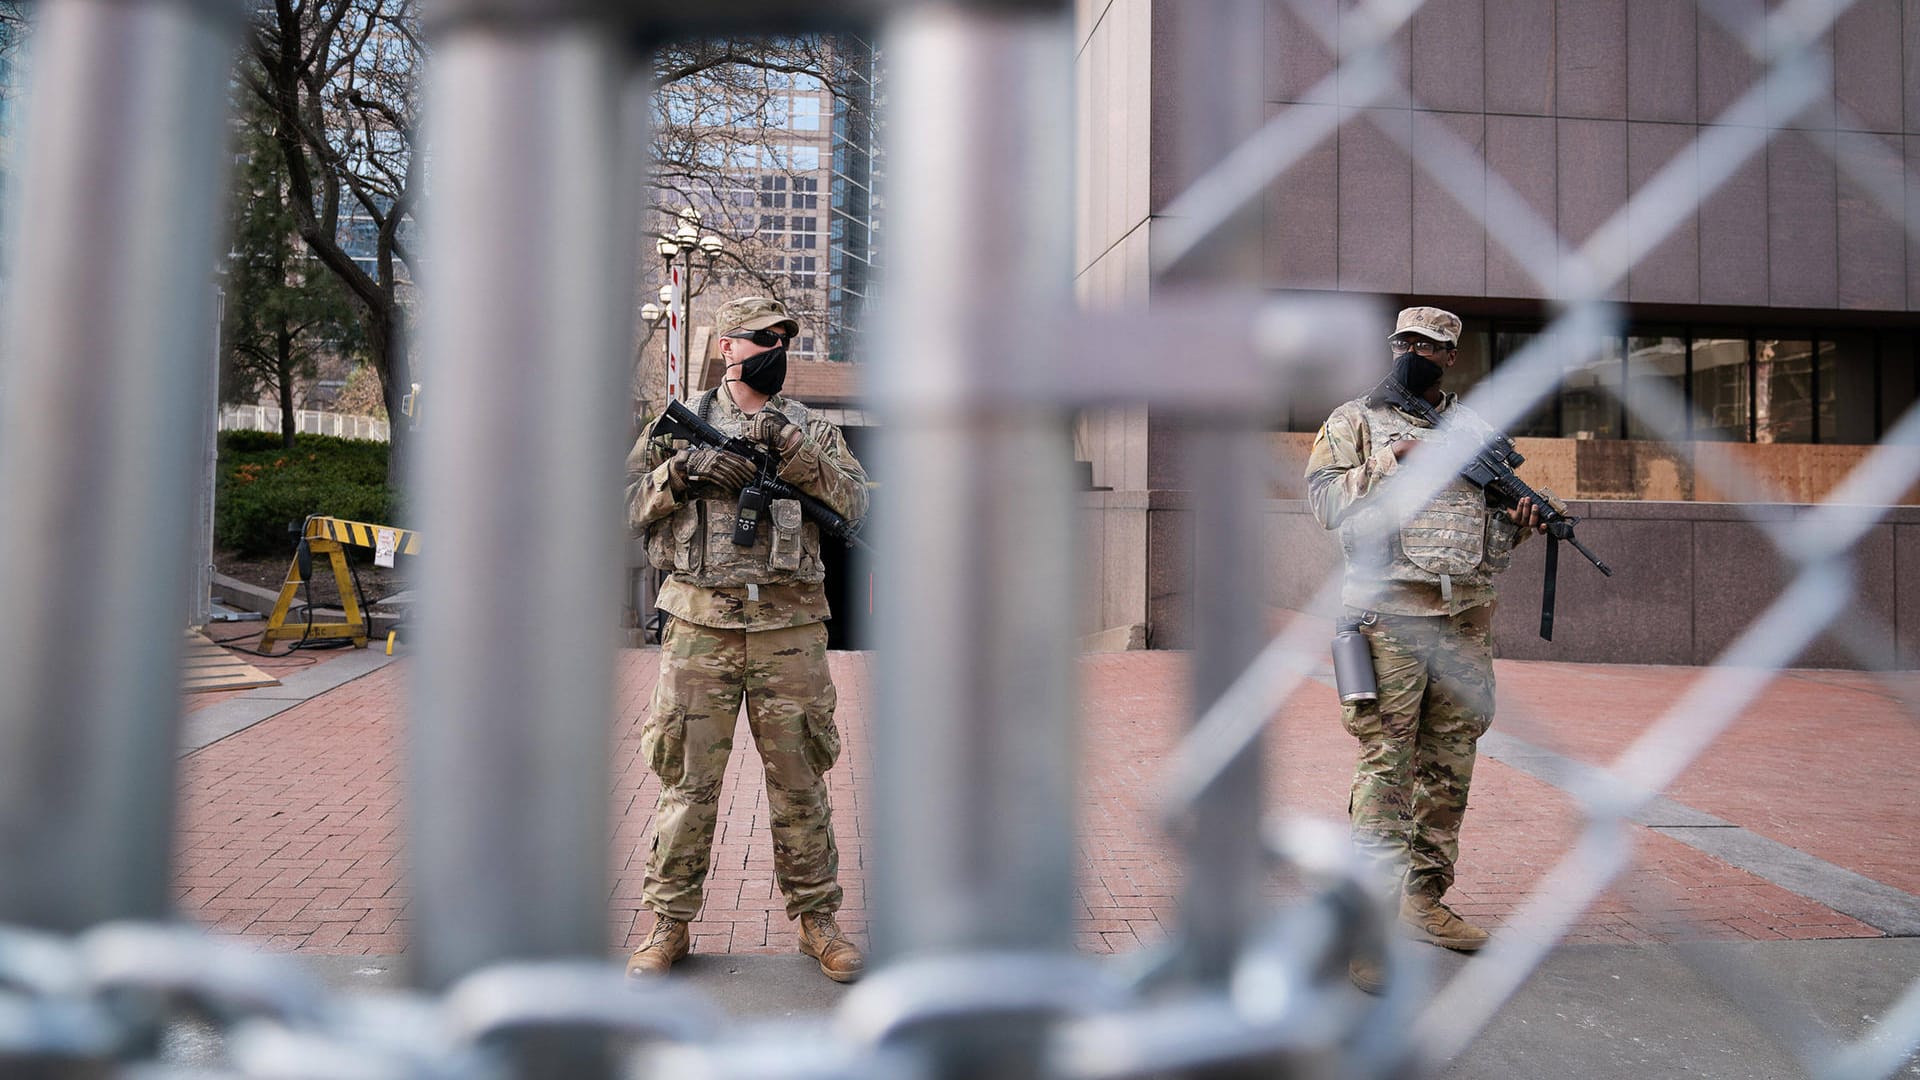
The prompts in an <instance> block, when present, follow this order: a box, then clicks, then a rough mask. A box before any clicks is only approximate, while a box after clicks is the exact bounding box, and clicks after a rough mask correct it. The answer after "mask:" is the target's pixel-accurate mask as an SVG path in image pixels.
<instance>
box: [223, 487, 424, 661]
mask: <svg viewBox="0 0 1920 1080" xmlns="http://www.w3.org/2000/svg"><path fill="white" fill-rule="evenodd" d="M349 547H363V548H372V549H373V551H374V558H375V561H376V562H379V563H382V564H383V565H387V566H391V565H393V563H392V558H393V556H396V555H418V554H419V553H420V534H419V533H418V532H415V531H414V530H412V529H400V528H395V527H393V526H391V525H368V524H366V523H365V522H361V521H347V520H344V519H342V518H332V517H310V518H308V519H307V523H306V526H305V527H304V528H303V529H302V530H301V533H300V547H299V550H297V551H296V552H295V553H294V556H293V564H292V565H291V566H288V567H287V579H286V581H284V582H283V583H281V585H280V597H279V599H278V600H276V601H274V605H273V614H272V615H269V616H268V617H267V629H266V631H265V632H264V633H262V634H261V635H260V644H259V646H258V649H259V651H260V652H262V653H271V652H272V651H273V643H274V642H276V641H289V640H296V639H297V640H299V641H318V640H327V639H334V638H347V639H350V640H351V641H352V642H353V647H354V648H356V649H364V648H366V647H367V627H368V616H367V613H365V612H363V611H361V610H360V596H359V593H358V592H357V591H356V590H355V589H354V587H353V576H352V572H351V571H349V570H348V569H347V548H349ZM316 555H325V556H326V557H327V568H328V569H329V570H331V571H332V572H333V583H334V586H335V587H336V588H337V589H339V591H340V607H341V610H342V611H343V613H344V614H345V615H346V618H345V620H344V621H341V622H319V621H313V622H308V621H306V620H302V621H301V622H300V623H299V624H298V625H294V626H288V625H287V613H288V612H290V611H292V610H293V598H294V596H295V595H297V594H298V593H299V591H300V587H301V586H302V585H304V584H306V582H307V579H308V578H309V577H311V576H312V573H313V557H314V556H316ZM387 653H388V655H392V653H393V635H392V634H389V635H387Z"/></svg>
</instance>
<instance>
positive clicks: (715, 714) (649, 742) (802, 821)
mask: <svg viewBox="0 0 1920 1080" xmlns="http://www.w3.org/2000/svg"><path fill="white" fill-rule="evenodd" d="M743 698H744V699H745V701H746V705H747V725H748V727H749V729H750V730H751V731H752V732H753V741H754V745H755V746H757V747H758V748H759V751H760V760H761V763H762V764H763V765H764V766H765V768H766V781H767V805H768V809H769V817H770V824H771V828H772V831H773V873H774V878H775V880H776V881H778V883H779V885H780V891H781V892H782V893H783V894H785V896H786V898H787V915H788V916H789V917H794V916H797V915H799V914H800V913H801V912H803V911H828V912H831V911H836V910H838V909H839V907H840V899H841V893H840V883H839V880H838V879H839V873H840V851H839V848H838V847H836V846H835V844H834V841H833V813H832V809H831V807H830V806H829V805H828V802H827V785H826V782H825V781H824V780H823V779H822V778H823V777H824V776H825V775H826V772H827V770H828V769H829V768H832V767H833V763H834V762H835V761H836V760H837V759H838V758H839V756H840V733H839V731H838V729H836V728H835V727H834V724H833V708H834V704H835V700H836V699H835V693H834V688H833V680H832V678H831V677H830V676H829V675H828V673H827V628H826V624H824V623H811V624H808V625H806V626H795V627H788V628H783V629H779V630H754V631H746V630H717V629H713V628H711V627H706V626H697V625H695V624H693V623H689V622H683V621H682V620H680V619H673V620H670V622H669V623H668V626H667V629H666V632H665V635H664V636H663V638H662V640H661V644H660V682H659V683H658V685H656V686H655V688H654V693H653V708H652V710H651V712H650V714H649V715H648V717H647V722H646V725H645V727H644V728H643V729H642V731H641V735H640V753H641V755H642V757H643V758H644V759H645V761H646V763H647V767H648V768H649V769H652V770H653V773H654V775H656V776H658V777H659V778H660V799H659V801H658V802H657V803H656V804H655V806H654V811H653V839H652V846H651V848H650V849H649V851H648V855H647V874H646V880H645V883H644V884H643V885H642V887H641V893H640V896H641V902H642V903H644V904H645V905H646V906H647V907H648V908H649V909H651V910H653V911H655V912H658V913H660V914H663V915H670V916H672V917H673V918H676V919H687V920H691V919H692V918H693V917H694V916H695V915H698V914H699V913H700V905H701V902H702V900H703V898H704V897H703V893H702V886H703V883H704V882H705V881H706V877H707V868H708V866H709V864H710V862H711V860H712V855H713V834H714V828H715V824H716V821H717V819H718V817H719V805H720V781H721V779H722V778H723V777H724V776H725V775H726V771H727V759H728V758H729V757H731V756H732V754H733V732H734V726H735V724H736V722H737V721H738V720H739V717H740V703H741V700H742V699H743Z"/></svg>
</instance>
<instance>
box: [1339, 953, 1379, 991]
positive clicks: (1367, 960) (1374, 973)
mask: <svg viewBox="0 0 1920 1080" xmlns="http://www.w3.org/2000/svg"><path fill="white" fill-rule="evenodd" d="M1347 978H1348V979H1349V980H1350V981H1351V982H1352V983H1353V985H1355V986H1357V987H1359V988H1360V989H1361V990H1362V991H1363V992H1365V993H1369V994H1372V995H1374V996H1375V997H1378V996H1379V995H1381V994H1384V993H1386V992H1387V966H1386V965H1385V964H1383V963H1381V962H1380V957H1379V956H1377V955H1375V956H1356V957H1354V958H1353V959H1352V960H1350V961H1348V962H1347Z"/></svg>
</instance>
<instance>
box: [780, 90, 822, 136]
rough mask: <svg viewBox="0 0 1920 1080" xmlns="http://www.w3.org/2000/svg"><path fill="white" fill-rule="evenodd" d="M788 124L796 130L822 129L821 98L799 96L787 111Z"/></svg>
mask: <svg viewBox="0 0 1920 1080" xmlns="http://www.w3.org/2000/svg"><path fill="white" fill-rule="evenodd" d="M787 119H788V124H789V126H791V127H792V128H793V130H795V131H819V130H820V99H819V98H815V97H797V98H794V99H793V105H792V108H791V109H789V110H788V112H787Z"/></svg>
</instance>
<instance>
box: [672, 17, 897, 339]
mask: <svg viewBox="0 0 1920 1080" xmlns="http://www.w3.org/2000/svg"><path fill="white" fill-rule="evenodd" d="M782 47H783V46H782V44H781V43H780V42H778V41H776V42H773V43H771V44H769V46H768V48H769V50H771V51H775V52H778V51H779V50H780V49H782ZM794 52H795V56H796V57H797V58H804V63H799V64H795V65H794V66H801V67H813V68H814V69H815V70H816V71H817V72H818V74H813V73H809V72H807V71H778V70H768V69H765V68H757V67H756V68H750V69H749V68H741V67H739V66H737V65H736V66H734V67H733V68H732V69H730V70H728V71H726V72H725V73H724V74H719V73H711V74H710V73H702V74H695V75H691V76H687V77H685V78H682V79H678V80H675V81H673V82H670V83H668V84H667V85H665V86H663V87H662V88H661V89H660V91H659V106H658V108H657V109H656V113H655V118H656V123H657V125H658V131H657V133H656V140H655V143H656V150H657V160H656V162H655V169H654V172H653V175H652V181H653V185H654V186H653V190H652V191H651V192H650V206H649V209H648V215H647V227H646V230H645V231H646V238H645V242H646V247H645V249H644V250H643V251H642V253H641V260H642V267H643V272H642V274H641V290H640V296H641V298H642V299H643V300H644V299H646V298H650V297H651V296H652V295H653V294H654V293H655V292H656V291H658V289H659V287H660V285H661V284H663V283H664V282H665V280H666V272H665V266H664V265H663V263H662V262H661V260H660V258H659V257H658V256H657V255H656V254H655V253H654V252H653V250H652V244H653V242H654V240H655V239H656V238H657V237H660V236H664V235H668V234H671V233H673V232H674V231H675V230H676V229H678V228H679V226H680V225H681V223H682V221H683V220H685V218H684V216H683V215H684V212H685V211H687V210H692V211H694V212H695V213H697V214H698V215H699V218H698V226H699V229H700V231H701V232H702V233H712V234H715V235H717V236H719V237H720V239H721V241H722V244H723V246H722V248H721V251H720V253H719V254H718V255H716V256H713V257H707V256H706V255H704V254H702V255H698V256H695V259H694V263H693V279H694V290H695V297H694V302H693V315H692V319H691V321H692V323H693V324H694V325H695V326H701V325H704V324H705V323H706V321H707V318H708V316H709V315H710V313H711V312H712V311H713V309H714V308H716V307H718V306H719V305H720V304H721V303H722V302H724V301H725V300H727V299H730V298H732V297H735V296H741V295H746V294H748V293H753V292H762V293H772V294H773V295H775V296H776V297H778V298H779V299H780V300H782V301H783V302H784V303H786V305H787V306H788V308H789V309H790V310H791V311H793V312H794V314H795V315H796V317H797V318H798V319H799V321H800V323H801V330H800V335H799V336H798V337H797V338H796V339H795V341H794V343H793V345H792V347H791V350H790V351H791V354H792V355H793V356H794V358H795V359H802V360H827V359H834V360H841V359H850V358H852V356H853V353H854V352H855V350H854V349H853V348H852V345H851V343H852V341H853V340H854V338H855V337H856V336H857V333H858V326H857V316H858V314H859V311H860V309H859V308H857V307H850V304H851V303H852V302H853V301H854V298H855V296H856V294H858V295H860V296H864V294H865V292H866V287H867V281H868V278H867V276H866V274H865V267H866V266H867V265H868V264H870V262H871V254H870V252H871V250H872V248H873V230H872V228H871V224H870V215H871V207H870V203H869V196H868V189H869V188H870V186H871V185H870V181H869V174H870V172H871V169H872V165H871V160H872V150H871V147H872V140H873V137H874V135H875V133H876V125H875V124H874V121H873V119H872V108H871V104H870V103H871V97H872V85H873V80H874V72H873V67H874V58H873V49H872V48H871V46H869V45H868V44H867V43H866V42H864V41H862V40H860V39H857V38H853V37H841V36H833V37H825V38H818V39H807V40H806V41H805V42H803V43H800V44H798V45H796V46H795V47H794ZM849 168H850V169H852V170H853V171H852V172H850V173H849V172H848V171H847V170H848V169H849ZM841 176H847V177H850V180H842V179H840V177H841ZM848 200H855V201H854V202H853V204H852V209H851V211H849V209H848V206H847V201H848ZM849 221H852V222H854V223H856V224H857V226H858V227H853V226H850V225H849V224H848V222H849ZM849 263H852V264H855V265H858V266H859V267H860V268H861V271H860V273H859V274H858V275H857V276H851V277H849V276H847V275H845V274H844V272H843V269H842V268H843V267H844V266H845V265H847V264H849ZM836 283H837V284H836Z"/></svg>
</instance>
